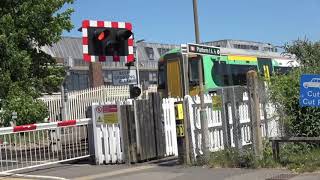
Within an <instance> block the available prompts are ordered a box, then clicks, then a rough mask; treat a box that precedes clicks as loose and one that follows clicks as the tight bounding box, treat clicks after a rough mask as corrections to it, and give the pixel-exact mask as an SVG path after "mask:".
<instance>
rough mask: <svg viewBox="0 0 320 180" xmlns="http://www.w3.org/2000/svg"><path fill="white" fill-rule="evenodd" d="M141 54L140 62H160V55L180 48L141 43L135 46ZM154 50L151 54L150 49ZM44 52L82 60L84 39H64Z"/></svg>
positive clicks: (57, 56)
mask: <svg viewBox="0 0 320 180" xmlns="http://www.w3.org/2000/svg"><path fill="white" fill-rule="evenodd" d="M135 46H136V47H137V51H138V54H139V60H142V61H144V60H152V59H153V60H158V59H159V58H160V55H161V54H163V53H164V51H166V50H171V49H173V48H177V47H180V46H177V45H172V44H160V43H149V42H140V43H138V44H135ZM150 48H151V49H152V51H151V53H150V52H148V49H150ZM42 50H43V51H44V52H46V53H47V54H50V55H51V56H52V57H55V58H68V57H72V58H73V59H82V57H83V56H82V38H80V37H62V38H61V40H60V41H59V42H57V43H55V44H53V45H52V46H44V47H42Z"/></svg>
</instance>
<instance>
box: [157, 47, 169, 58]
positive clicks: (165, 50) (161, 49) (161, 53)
mask: <svg viewBox="0 0 320 180" xmlns="http://www.w3.org/2000/svg"><path fill="white" fill-rule="evenodd" d="M169 50H170V49H167V48H158V53H159V55H160V56H161V55H163V54H164V53H166V52H168V51H169Z"/></svg>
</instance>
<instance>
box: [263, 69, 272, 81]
mask: <svg viewBox="0 0 320 180" xmlns="http://www.w3.org/2000/svg"><path fill="white" fill-rule="evenodd" d="M263 72H264V77H265V78H266V80H267V81H270V72H269V66H268V65H263Z"/></svg>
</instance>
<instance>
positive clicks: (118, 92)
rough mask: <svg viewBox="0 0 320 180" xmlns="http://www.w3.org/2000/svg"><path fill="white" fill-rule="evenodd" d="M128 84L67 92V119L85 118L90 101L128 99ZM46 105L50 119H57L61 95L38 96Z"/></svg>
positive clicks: (152, 87)
mask: <svg viewBox="0 0 320 180" xmlns="http://www.w3.org/2000/svg"><path fill="white" fill-rule="evenodd" d="M156 91H157V89H156V88H155V85H153V86H149V87H148V89H147V90H146V91H144V92H143V93H144V94H147V93H148V92H156ZM129 97H130V94H129V86H100V87H96V88H90V89H85V90H81V91H73V92H69V93H68V102H67V107H68V108H67V112H68V113H67V119H81V118H86V110H87V108H88V107H89V106H91V104H92V103H94V102H98V103H102V102H107V101H124V100H127V99H129ZM39 99H40V100H42V101H44V102H45V104H46V105H47V107H48V111H49V119H50V121H57V120H58V119H59V118H58V117H59V115H60V112H61V109H60V108H61V95H50V96H43V97H41V98H39Z"/></svg>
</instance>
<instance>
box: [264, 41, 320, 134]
mask: <svg viewBox="0 0 320 180" xmlns="http://www.w3.org/2000/svg"><path fill="white" fill-rule="evenodd" d="M285 49H286V52H287V53H290V54H291V55H292V54H293V55H295V56H296V58H297V60H298V61H299V62H300V64H301V66H300V67H299V68H296V69H295V70H293V71H291V72H289V73H288V74H287V75H277V74H274V75H273V76H272V78H271V83H270V87H269V90H270V91H269V92H270V100H271V101H272V102H273V104H275V105H276V106H277V108H276V111H277V113H278V114H279V117H280V121H281V124H283V125H284V130H285V133H286V135H287V136H309V137H317V136H320V108H313V107H300V106H299V96H300V76H301V75H302V74H320V61H319V60H318V59H320V42H315V43H312V42H309V41H307V40H305V41H301V40H298V41H295V42H294V43H293V44H292V45H287V46H286V48H285Z"/></svg>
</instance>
